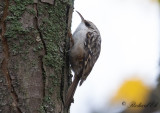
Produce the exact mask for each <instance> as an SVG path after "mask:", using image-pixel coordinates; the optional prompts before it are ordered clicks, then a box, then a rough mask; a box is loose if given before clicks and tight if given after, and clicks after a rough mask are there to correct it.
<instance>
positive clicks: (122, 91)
mask: <svg viewBox="0 0 160 113" xmlns="http://www.w3.org/2000/svg"><path fill="white" fill-rule="evenodd" d="M74 8H75V10H77V11H79V12H80V13H81V14H82V15H83V17H84V18H85V19H86V20H90V21H92V22H93V23H94V24H95V25H96V26H97V27H98V29H99V31H100V33H101V38H102V49H101V54H100V57H99V59H98V61H97V63H96V64H95V66H94V68H93V70H92V72H91V73H90V75H89V76H88V78H87V80H86V81H85V82H84V83H83V85H82V86H81V87H79V86H78V88H77V91H76V93H75V96H74V103H73V104H72V105H71V109H70V111H71V113H142V112H144V113H147V112H148V113H160V109H159V108H160V107H159V106H160V97H159V95H160V94H159V93H160V90H158V88H159V89H160V87H159V83H158V79H159V60H160V57H159V55H160V51H159V48H160V43H159V39H160V28H159V26H160V23H159V22H160V20H159V19H160V15H159V14H160V4H159V1H158V0H98V1H97V0H75V4H74ZM80 22H81V19H80V17H79V15H78V14H77V13H76V12H74V13H73V20H72V33H73V32H74V31H75V29H76V27H77V26H78V25H79V23H80ZM159 81H160V80H159ZM150 104H152V105H150ZM138 105H139V107H138Z"/></svg>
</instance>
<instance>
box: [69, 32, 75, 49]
mask: <svg viewBox="0 0 160 113" xmlns="http://www.w3.org/2000/svg"><path fill="white" fill-rule="evenodd" d="M68 37H69V38H70V48H72V47H73V45H74V40H73V38H72V33H71V31H70V30H69V31H68Z"/></svg>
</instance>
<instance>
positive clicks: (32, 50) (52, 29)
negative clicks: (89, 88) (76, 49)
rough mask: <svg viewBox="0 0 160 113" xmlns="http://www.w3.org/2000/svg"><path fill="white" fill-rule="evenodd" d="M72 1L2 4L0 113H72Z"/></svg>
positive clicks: (2, 1)
mask: <svg viewBox="0 0 160 113" xmlns="http://www.w3.org/2000/svg"><path fill="white" fill-rule="evenodd" d="M73 2H74V0H0V113H68V110H67V109H66V108H65V107H64V100H65V94H66V92H67V89H68V86H69V84H70V78H71V77H70V68H69V57H68V49H69V38H68V31H69V30H70V27H71V17H72V11H73Z"/></svg>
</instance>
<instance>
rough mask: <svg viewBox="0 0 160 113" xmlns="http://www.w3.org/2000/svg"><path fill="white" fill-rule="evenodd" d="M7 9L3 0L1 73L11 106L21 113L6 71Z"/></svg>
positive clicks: (7, 5) (7, 3) (7, 1)
mask: <svg viewBox="0 0 160 113" xmlns="http://www.w3.org/2000/svg"><path fill="white" fill-rule="evenodd" d="M8 7H9V0H5V7H4V10H3V15H2V19H1V23H0V24H1V29H2V32H1V34H0V35H1V41H2V48H3V51H2V53H3V60H2V63H1V69H2V72H3V74H4V76H5V78H6V82H7V86H8V90H9V92H10V94H11V97H12V99H13V103H12V106H13V108H15V110H16V111H17V112H18V113H22V111H21V110H20V108H19V106H18V96H17V94H16V91H15V89H14V87H13V85H12V79H11V77H10V74H9V69H8V61H9V47H8V42H7V39H6V37H5V32H6V22H5V21H6V18H7V16H8Z"/></svg>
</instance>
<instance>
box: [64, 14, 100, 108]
mask: <svg viewBox="0 0 160 113" xmlns="http://www.w3.org/2000/svg"><path fill="white" fill-rule="evenodd" d="M76 12H77V13H78V14H79V16H80V17H81V23H80V24H79V26H78V27H77V29H76V30H75V32H74V33H73V35H70V38H71V41H70V42H71V44H70V45H71V48H70V53H69V55H70V64H71V68H72V71H73V72H74V80H73V82H72V84H71V86H70V87H69V89H68V92H67V95H66V100H65V106H66V107H69V106H70V104H71V103H72V102H73V96H74V93H75V91H76V88H77V85H78V83H79V82H80V86H81V85H82V84H83V82H84V81H85V80H86V78H87V77H88V75H89V74H90V72H91V71H92V69H93V67H94V64H95V63H96V61H97V59H98V57H99V55H100V51H101V36H100V32H99V30H98V29H97V27H96V26H95V25H94V23H92V22H91V21H88V20H85V19H84V18H83V16H82V15H81V14H80V13H79V12H78V11H76Z"/></svg>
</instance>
